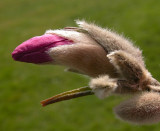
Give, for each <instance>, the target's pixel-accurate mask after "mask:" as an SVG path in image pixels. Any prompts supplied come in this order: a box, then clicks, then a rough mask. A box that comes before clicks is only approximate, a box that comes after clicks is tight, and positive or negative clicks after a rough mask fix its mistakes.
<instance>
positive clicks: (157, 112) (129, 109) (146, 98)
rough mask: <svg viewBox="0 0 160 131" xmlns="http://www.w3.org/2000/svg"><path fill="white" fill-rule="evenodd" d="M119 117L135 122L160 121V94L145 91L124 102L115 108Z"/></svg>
mask: <svg viewBox="0 0 160 131" xmlns="http://www.w3.org/2000/svg"><path fill="white" fill-rule="evenodd" d="M114 112H115V114H116V115H117V117H118V118H120V119H122V120H125V121H128V122H130V123H134V124H141V125H142V124H154V123H158V122H160V94H159V93H156V92H144V93H141V94H137V95H135V96H134V97H132V98H131V99H129V100H126V101H124V102H122V103H121V104H120V105H118V106H117V107H115V108H114Z"/></svg>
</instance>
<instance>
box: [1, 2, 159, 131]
mask: <svg viewBox="0 0 160 131" xmlns="http://www.w3.org/2000/svg"><path fill="white" fill-rule="evenodd" d="M75 19H85V20H87V21H91V22H95V23H97V24H99V25H101V26H102V27H109V28H111V29H113V30H116V31H117V32H118V33H123V34H124V35H125V36H126V37H129V38H130V39H132V40H133V41H134V42H135V44H136V45H137V46H139V47H140V48H141V49H142V50H143V54H144V56H145V61H146V65H147V68H149V70H150V71H151V73H152V74H153V76H154V77H155V78H156V79H158V80H160V75H159V70H160V59H159V55H160V1H159V0H134V1H132V0H15V1H13V0H1V1H0V42H1V43H0V60H1V62H0V69H1V70H0V103H1V104H0V130H1V131H37V130H38V131H50V130H53V131H75V130H76V131H82V130H83V131H104V130H108V131H117V130H123V131H135V130H136V131H150V130H152V131H159V130H160V124H156V125H150V126H135V125H131V124H128V123H126V122H122V121H120V120H118V119H117V118H115V115H114V114H113V112H112V108H113V107H114V106H115V105H117V104H118V103H119V102H120V101H121V100H122V99H123V98H121V97H119V96H112V97H109V98H107V99H105V100H99V99H97V98H96V97H95V96H88V97H84V98H80V99H73V100H70V101H65V102H61V103H57V104H53V105H50V106H47V107H45V108H43V107H41V105H40V101H41V100H43V99H45V98H48V97H50V96H53V95H54V94H57V93H60V92H62V91H66V90H69V89H74V88H78V87H81V86H85V85H87V83H88V81H89V79H88V78H86V77H84V76H79V75H76V74H72V73H68V72H63V69H64V67H59V66H51V65H50V66H49V65H45V66H40V65H33V64H26V63H20V62H15V61H13V60H12V58H11V52H12V51H13V50H14V48H15V47H16V46H18V45H19V44H20V43H21V42H23V41H25V40H27V39H29V38H31V37H33V36H36V35H42V34H43V33H44V32H45V30H47V29H56V28H63V27H65V26H75V22H74V20H75Z"/></svg>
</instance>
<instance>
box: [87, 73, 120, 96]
mask: <svg viewBox="0 0 160 131" xmlns="http://www.w3.org/2000/svg"><path fill="white" fill-rule="evenodd" d="M116 82H117V80H116V79H111V78H109V76H108V75H103V76H99V77H98V78H94V79H92V80H91V81H90V83H89V86H90V88H91V89H92V90H93V92H94V93H95V95H96V96H97V97H99V98H100V99H103V98H105V97H107V96H109V95H110V94H112V93H113V92H114V91H115V89H116V88H117V86H118V85H117V83H116Z"/></svg>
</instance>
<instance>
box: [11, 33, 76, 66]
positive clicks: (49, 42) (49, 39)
mask: <svg viewBox="0 0 160 131" xmlns="http://www.w3.org/2000/svg"><path fill="white" fill-rule="evenodd" d="M66 44H73V42H72V41H70V40H68V39H66V38H63V37H60V36H58V35H52V34H45V35H42V36H36V37H33V38H31V39H29V40H27V41H25V42H23V43H22V44H20V45H19V46H18V47H16V49H15V50H14V51H13V52H12V57H13V59H14V60H16V61H22V62H29V63H35V64H39V63H44V62H49V61H52V58H51V57H50V56H49V55H48V54H47V53H46V51H47V50H48V49H50V48H52V47H56V46H61V45H66Z"/></svg>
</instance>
